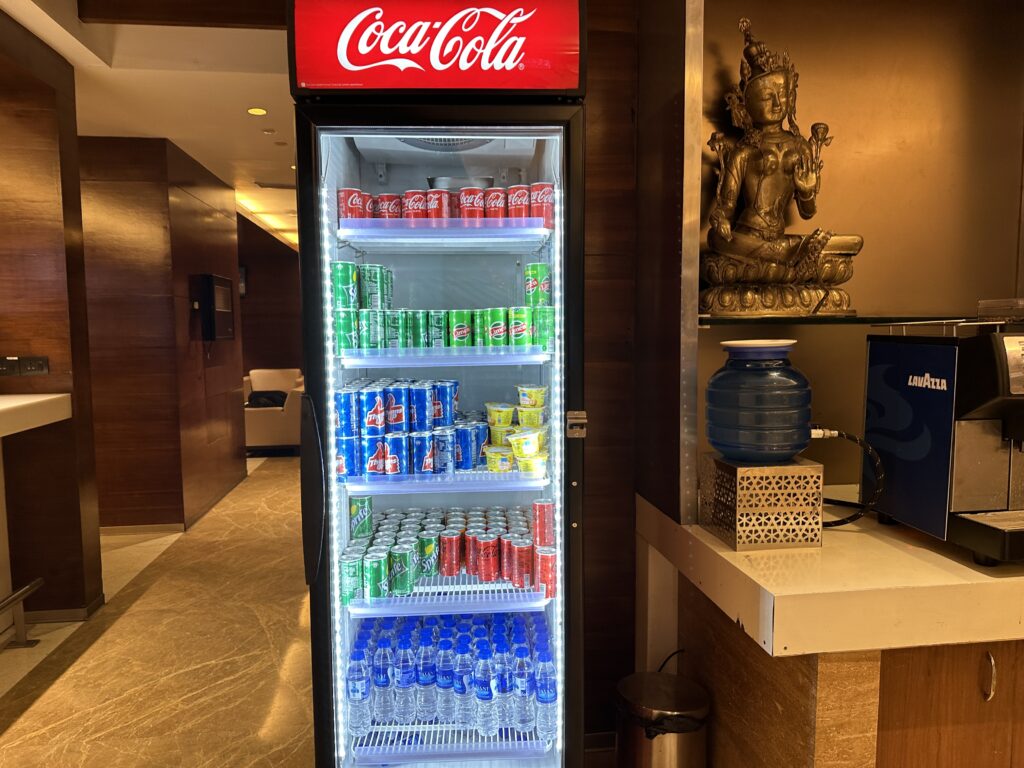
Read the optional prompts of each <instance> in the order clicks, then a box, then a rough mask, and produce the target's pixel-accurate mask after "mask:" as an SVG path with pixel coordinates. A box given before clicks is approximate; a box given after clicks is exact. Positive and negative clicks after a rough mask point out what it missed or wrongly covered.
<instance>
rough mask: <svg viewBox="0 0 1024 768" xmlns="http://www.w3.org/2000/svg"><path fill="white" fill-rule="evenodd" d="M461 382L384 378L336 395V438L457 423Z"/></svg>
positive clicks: (417, 429) (343, 390) (340, 391)
mask: <svg viewBox="0 0 1024 768" xmlns="http://www.w3.org/2000/svg"><path fill="white" fill-rule="evenodd" d="M458 397H459V382H458V381H456V380H455V379H443V380H440V381H426V380H419V381H418V380H415V379H402V380H383V381H379V382H374V383H371V384H367V385H365V386H361V387H357V386H348V387H344V388H343V389H341V390H339V391H338V392H335V394H334V434H335V437H339V438H341V437H371V436H373V437H379V436H382V435H385V434H388V433H390V432H425V431H430V430H432V429H434V428H436V427H450V426H454V424H455V413H456V409H457V408H458Z"/></svg>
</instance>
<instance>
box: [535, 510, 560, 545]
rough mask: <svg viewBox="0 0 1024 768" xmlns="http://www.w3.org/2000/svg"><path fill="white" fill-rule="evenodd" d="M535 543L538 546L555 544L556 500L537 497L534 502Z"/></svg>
mask: <svg viewBox="0 0 1024 768" xmlns="http://www.w3.org/2000/svg"><path fill="white" fill-rule="evenodd" d="M532 528H533V543H534V544H535V545H537V546H538V547H553V546H555V502H553V501H552V500H551V499H537V500H536V501H535V502H533V525H532Z"/></svg>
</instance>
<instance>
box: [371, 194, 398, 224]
mask: <svg viewBox="0 0 1024 768" xmlns="http://www.w3.org/2000/svg"><path fill="white" fill-rule="evenodd" d="M377 218H378V219H400V218H402V196H401V195H396V194H394V193H393V192H381V193H380V194H379V195H377Z"/></svg>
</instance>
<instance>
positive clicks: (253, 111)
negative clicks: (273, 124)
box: [245, 107, 267, 117]
mask: <svg viewBox="0 0 1024 768" xmlns="http://www.w3.org/2000/svg"><path fill="white" fill-rule="evenodd" d="M245 111H246V112H248V113H249V114H250V115H252V116H253V117H263V116H264V115H265V114H267V110H265V109H264V108H263V107H249V108H248V109H247V110H245Z"/></svg>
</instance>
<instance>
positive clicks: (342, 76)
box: [293, 0, 580, 91]
mask: <svg viewBox="0 0 1024 768" xmlns="http://www.w3.org/2000/svg"><path fill="white" fill-rule="evenodd" d="M294 6H295V15H294V19H293V25H294V26H293V52H294V53H293V55H294V70H293V71H294V78H295V85H296V86H297V87H298V88H299V89H303V90H348V89H367V90H380V89H385V90H394V89H400V90H407V89H408V90H418V89H430V90H462V89H472V90H516V91H524V90H525V91H574V90H577V89H578V88H579V87H580V7H579V0H543V2H540V1H539V0H480V2H479V3H474V2H469V3H467V2H465V0H430V2H423V0H376V2H375V1H374V0H295V2H294Z"/></svg>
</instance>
